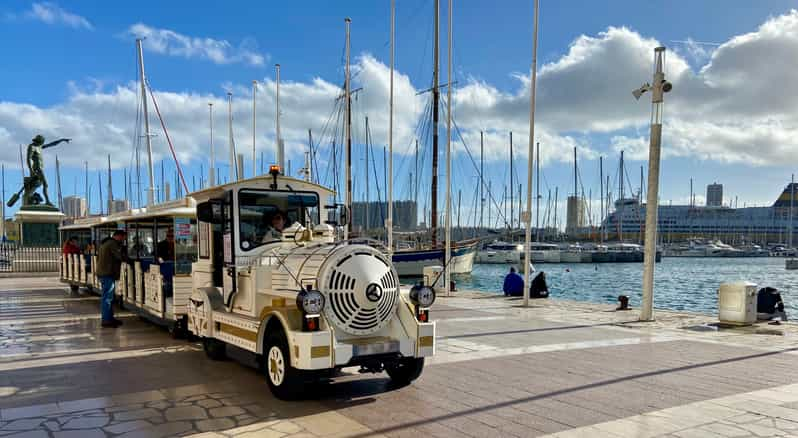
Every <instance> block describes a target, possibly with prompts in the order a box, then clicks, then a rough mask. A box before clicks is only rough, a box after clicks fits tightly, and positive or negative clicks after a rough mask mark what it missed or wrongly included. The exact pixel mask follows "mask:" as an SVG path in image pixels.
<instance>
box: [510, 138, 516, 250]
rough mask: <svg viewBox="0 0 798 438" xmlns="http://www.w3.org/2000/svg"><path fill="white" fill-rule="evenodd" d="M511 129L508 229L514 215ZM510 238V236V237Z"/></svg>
mask: <svg viewBox="0 0 798 438" xmlns="http://www.w3.org/2000/svg"><path fill="white" fill-rule="evenodd" d="M513 187H514V185H513V131H510V230H511V231H512V229H513V225H514V222H515V221H514V220H513V218H514V217H515V208H513V203H514V201H513V199H514V198H515V197H514V196H513ZM510 239H511V240H512V237H510Z"/></svg>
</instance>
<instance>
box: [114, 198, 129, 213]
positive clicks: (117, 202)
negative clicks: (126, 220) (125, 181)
mask: <svg viewBox="0 0 798 438" xmlns="http://www.w3.org/2000/svg"><path fill="white" fill-rule="evenodd" d="M129 209H130V206H129V205H128V202H127V199H114V201H113V204H112V206H111V213H119V212H120V211H128V210H129Z"/></svg>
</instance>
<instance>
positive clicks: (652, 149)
mask: <svg viewBox="0 0 798 438" xmlns="http://www.w3.org/2000/svg"><path fill="white" fill-rule="evenodd" d="M664 53H665V47H657V48H655V49H654V82H653V83H652V84H648V83H646V84H643V86H642V87H640V88H638V89H637V90H635V91H633V92H632V95H634V97H635V99H640V96H641V95H642V94H643V93H645V92H646V91H651V137H650V142H649V147H648V194H647V199H646V237H645V249H644V251H645V253H644V255H643V302H642V303H641V306H640V320H641V321H651V320H652V319H653V318H654V315H653V304H654V264H655V262H656V258H657V209H658V207H657V197H658V196H659V158H660V146H661V142H662V112H663V110H664V103H663V95H664V94H665V93H667V92H669V91H671V89H672V88H673V85H672V84H671V83H670V82H668V81H666V80H665V73H663V72H662V58H663V55H664Z"/></svg>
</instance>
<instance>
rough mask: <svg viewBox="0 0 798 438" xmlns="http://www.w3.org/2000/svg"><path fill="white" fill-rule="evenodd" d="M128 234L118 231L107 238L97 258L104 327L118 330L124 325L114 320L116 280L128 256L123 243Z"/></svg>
mask: <svg viewBox="0 0 798 438" xmlns="http://www.w3.org/2000/svg"><path fill="white" fill-rule="evenodd" d="M125 236H126V233H125V232H124V231H123V230H116V231H114V234H113V235H112V236H111V237H107V238H105V240H103V241H102V242H101V243H100V250H99V251H98V256H97V272H96V275H97V277H98V278H99V279H100V284H101V285H102V290H103V293H102V297H101V298H100V303H101V309H102V311H101V316H102V326H103V327H108V328H116V327H119V326H120V325H122V321H120V320H118V319H116V318H114V308H113V304H114V290H115V289H116V284H115V282H116V280H119V272H120V270H121V268H122V261H123V260H125V259H126V258H127V257H126V256H127V254H125V253H124V251H123V249H124V247H123V243H122V242H124V241H125Z"/></svg>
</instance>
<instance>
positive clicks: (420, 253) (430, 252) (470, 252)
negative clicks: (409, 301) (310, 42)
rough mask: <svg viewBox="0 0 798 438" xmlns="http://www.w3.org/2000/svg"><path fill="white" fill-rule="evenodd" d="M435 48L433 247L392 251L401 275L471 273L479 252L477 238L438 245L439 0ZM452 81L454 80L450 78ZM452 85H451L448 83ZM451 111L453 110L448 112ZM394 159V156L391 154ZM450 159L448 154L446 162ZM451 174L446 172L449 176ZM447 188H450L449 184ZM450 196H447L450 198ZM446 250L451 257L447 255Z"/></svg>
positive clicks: (435, 2)
mask: <svg viewBox="0 0 798 438" xmlns="http://www.w3.org/2000/svg"><path fill="white" fill-rule="evenodd" d="M434 5H435V13H434V35H435V36H434V38H435V43H434V50H433V58H434V59H433V65H434V70H433V75H432V79H433V86H432V90H431V91H432V187H431V189H432V203H431V204H432V205H431V210H432V211H431V214H430V230H431V245H430V248H419V249H404V250H397V251H394V252H393V256H392V258H393V263H394V266H395V267H396V271H397V273H398V274H399V275H400V276H421V275H422V274H423V271H424V267H425V266H434V265H441V266H444V267H448V268H447V269H446V271H447V272H448V273H449V274H468V273H471V270H472V269H473V267H474V259H475V258H476V253H477V244H478V241H476V240H473V241H464V242H456V243H452V242H449V239H447V242H446V243H447V244H448V248H449V251H446V247H447V245H446V244H444V245H443V246H441V245H439V244H438V152H439V151H438V119H439V112H438V111H439V106H440V87H439V58H440V50H439V49H440V48H439V39H440V38H439V33H440V32H439V28H440V25H439V24H440V23H439V18H440V17H439V10H440V6H439V0H435V1H434ZM391 53H393V46H391ZM449 56H451V55H449ZM391 72H393V63H391ZM449 79H450V82H451V78H449ZM449 86H451V84H449ZM449 114H451V113H449ZM390 159H391V160H393V157H392V156H391V157H390ZM448 160H450V157H449V154H447V164H448ZM448 175H449V173H448V172H447V178H449V177H448ZM447 190H448V187H447ZM448 199H449V196H447V200H448ZM450 204H451V203H450V202H447V205H446V207H447V213H446V217H447V219H448V218H449V217H450V211H451V205H450ZM450 222H451V221H449V220H447V221H446V226H447V227H449V225H451V224H450ZM447 252H448V253H449V254H448V258H447Z"/></svg>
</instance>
